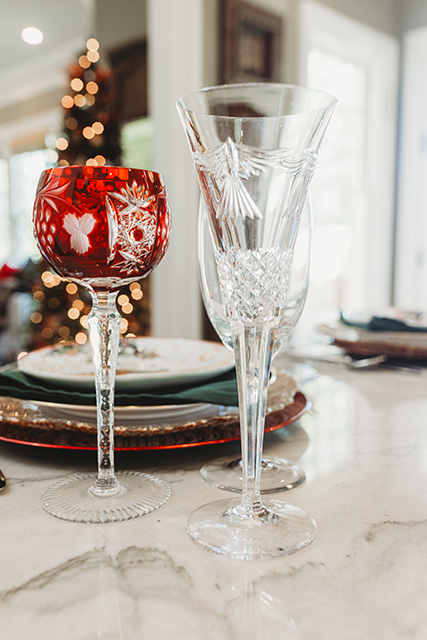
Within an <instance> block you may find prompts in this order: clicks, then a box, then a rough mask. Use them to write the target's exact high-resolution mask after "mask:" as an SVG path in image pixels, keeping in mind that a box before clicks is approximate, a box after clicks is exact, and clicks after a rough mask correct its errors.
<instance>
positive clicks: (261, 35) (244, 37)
mask: <svg viewBox="0 0 427 640" xmlns="http://www.w3.org/2000/svg"><path fill="white" fill-rule="evenodd" d="M221 16H222V17H221V20H220V29H221V33H220V39H219V42H220V47H221V50H222V53H221V56H220V81H221V82H223V83H227V84H229V83H233V82H280V66H281V64H280V63H281V60H280V56H281V42H282V30H283V21H282V19H281V17H280V16H278V15H276V14H274V13H272V12H270V11H267V10H265V9H263V8H261V7H258V6H255V5H253V4H250V3H249V2H244V1H243V0H222V4H221Z"/></svg>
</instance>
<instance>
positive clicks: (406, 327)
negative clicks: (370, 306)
mask: <svg viewBox="0 0 427 640" xmlns="http://www.w3.org/2000/svg"><path fill="white" fill-rule="evenodd" d="M340 320H341V322H342V324H345V325H346V326H349V327H354V328H357V329H367V330H368V331H418V332H424V333H425V332H426V331H427V327H425V326H415V325H412V324H407V323H406V322H404V321H403V320H398V319H397V318H387V317H381V316H372V318H370V320H368V321H366V322H362V321H359V320H356V319H354V318H352V317H350V316H348V315H347V314H345V313H343V312H341V313H340Z"/></svg>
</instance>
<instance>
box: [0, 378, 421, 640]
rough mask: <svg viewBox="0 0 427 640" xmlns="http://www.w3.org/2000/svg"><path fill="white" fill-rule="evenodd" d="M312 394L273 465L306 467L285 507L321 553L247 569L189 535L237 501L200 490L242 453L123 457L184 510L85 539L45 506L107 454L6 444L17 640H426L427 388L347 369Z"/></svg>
mask: <svg viewBox="0 0 427 640" xmlns="http://www.w3.org/2000/svg"><path fill="white" fill-rule="evenodd" d="M322 371H323V374H322V375H320V376H319V377H317V378H316V379H315V380H313V381H311V382H309V383H307V384H306V385H305V386H304V388H303V390H304V392H305V393H306V394H307V395H308V396H309V397H310V399H311V400H312V402H313V408H312V410H311V411H310V413H308V414H306V415H305V416H304V417H303V418H302V419H301V420H300V421H299V423H297V424H295V425H293V426H292V427H290V428H289V430H287V429H282V430H280V431H278V432H276V433H271V434H268V435H267V437H266V443H265V453H266V454H268V455H276V456H282V457H286V458H290V459H294V460H298V462H299V464H301V465H302V466H303V467H304V468H305V470H306V472H307V482H306V484H305V485H303V486H302V487H301V488H300V489H297V490H294V491H292V492H288V493H286V494H281V497H282V499H283V497H285V498H286V500H288V501H289V502H291V503H293V504H295V505H297V506H300V507H302V508H303V509H304V510H306V511H308V512H309V513H310V514H311V515H312V516H313V517H314V518H315V519H316V521H317V525H318V534H317V538H316V539H315V541H314V542H313V544H311V545H309V546H308V547H307V548H305V549H303V550H301V551H299V552H298V553H296V554H294V555H292V556H288V557H283V558H280V559H273V560H265V561H256V562H247V561H233V560H229V559H226V558H223V557H219V556H217V555H215V554H211V553H209V552H207V551H204V550H203V549H202V548H199V547H198V546H197V545H195V544H194V543H193V542H192V541H191V540H190V538H189V537H188V536H187V534H186V532H185V520H186V517H187V515H188V514H189V513H190V512H191V511H192V509H193V508H195V507H196V506H199V505H202V504H204V503H205V502H209V501H211V500H215V499H218V498H220V497H224V496H225V494H224V492H222V491H220V490H217V489H215V488H213V487H211V486H208V485H207V484H205V483H204V482H203V480H202V479H201V477H200V474H199V468H200V467H201V466H202V464H203V463H204V462H206V461H208V460H210V459H212V458H216V457H220V456H222V455H228V454H236V455H238V453H239V448H238V446H237V445H235V444H234V443H233V444H227V445H216V446H212V447H198V448H194V449H191V450H176V451H169V452H162V451H157V452H151V453H150V452H139V453H126V454H125V453H122V454H117V457H116V467H117V469H141V470H145V471H151V472H154V473H155V474H157V475H159V476H160V477H162V478H164V479H165V480H167V481H168V482H169V483H170V484H171V487H172V498H171V500H170V501H169V503H168V504H167V505H165V506H164V507H163V508H162V509H160V510H159V511H156V512H154V513H152V514H150V515H148V516H145V517H143V518H139V519H136V520H133V521H129V522H124V523H118V524H105V525H83V524H73V523H68V522H64V521H62V520H58V519H56V518H54V517H52V516H50V515H48V514H47V513H46V512H45V511H44V510H43V509H42V507H41V506H40V496H41V494H42V492H43V491H44V489H46V488H47V487H48V486H49V485H50V484H52V482H53V481H54V480H56V479H58V478H61V477H63V476H66V475H68V474H69V473H72V472H74V471H76V470H85V471H86V470H92V469H94V466H95V465H96V461H95V456H94V454H92V453H82V454H76V453H74V452H66V451H54V450H45V449H41V448H35V447H27V446H22V445H13V444H9V443H4V442H1V443H0V468H1V469H2V470H3V472H4V473H5V475H6V477H7V479H8V485H7V487H6V489H5V490H4V491H2V493H1V494H0V537H1V546H0V549H1V550H0V577H1V580H0V637H1V638H2V640H3V639H4V640H21V639H22V640H23V639H25V640H27V638H32V639H34V640H95V638H102V639H103V640H134V639H135V640H136V639H138V640H140V639H142V638H143V639H144V640H154V639H155V640H163V639H164V640H169V639H171V640H181V639H185V640H193V639H197V640H199V639H203V640H210V639H216V638H218V639H220V640H228V639H230V640H234V639H236V640H237V639H238V640H240V639H242V640H243V639H244V640H251V639H256V640H258V639H260V640H269V639H270V638H271V639H272V638H274V639H280V640H287V639H288V638H292V639H297V640H372V639H375V640H382V639H384V640H385V639H387V640H406V639H417V640H425V638H427V499H426V489H427V373H426V374H421V375H415V374H402V373H396V372H390V371H385V372H377V371H356V372H350V371H347V370H344V369H343V368H340V367H338V366H329V367H327V366H326V367H324V368H323V369H322Z"/></svg>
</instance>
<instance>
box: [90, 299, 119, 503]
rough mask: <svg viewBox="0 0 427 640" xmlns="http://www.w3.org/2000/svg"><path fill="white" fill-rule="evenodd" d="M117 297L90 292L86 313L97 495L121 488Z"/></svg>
mask: <svg viewBox="0 0 427 640" xmlns="http://www.w3.org/2000/svg"><path fill="white" fill-rule="evenodd" d="M116 297H117V292H113V293H110V292H101V293H100V292H98V293H94V292H92V311H91V312H90V314H89V316H88V326H89V336H90V344H91V349H92V359H93V366H94V372H95V389H96V408H97V433H98V476H97V479H96V481H95V484H94V485H93V486H92V487H91V489H90V492H91V493H92V494H93V495H98V496H106V495H116V494H117V493H118V492H120V484H119V482H118V480H117V478H116V476H115V472H114V387H115V373H116V360H117V353H118V349H119V339H120V319H121V317H120V314H119V312H118V310H117V307H116Z"/></svg>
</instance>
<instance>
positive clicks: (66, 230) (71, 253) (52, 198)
mask: <svg viewBox="0 0 427 640" xmlns="http://www.w3.org/2000/svg"><path fill="white" fill-rule="evenodd" d="M150 175H151V174H150V172H146V178H145V179H143V180H141V179H140V178H139V179H138V180H135V179H133V180H132V179H129V181H126V179H123V178H120V177H116V176H114V177H108V176H107V178H105V179H86V178H85V179H83V178H81V179H76V180H75V181H74V180H68V181H65V182H64V181H63V182H58V180H57V179H56V176H55V174H53V175H52V176H50V177H48V178H47V181H46V183H45V184H44V185H42V187H41V188H40V189H39V191H38V194H37V197H36V202H35V232H36V237H37V240H38V243H39V247H40V250H41V252H42V254H43V255H44V256H45V258H46V259H47V260H48V261H50V262H52V261H53V262H54V263H55V265H56V267H58V269H59V270H60V271H61V275H65V276H68V277H76V278H77V277H79V278H81V275H82V274H83V273H84V275H85V276H86V277H87V278H91V279H94V278H105V277H114V278H138V277H142V276H144V275H146V274H147V272H149V271H150V270H151V269H152V268H153V267H154V266H155V265H156V263H157V262H158V261H159V260H160V259H161V257H162V255H163V253H164V251H165V250H166V247H167V244H168V239H169V210H168V205H167V201H166V194H165V190H164V187H163V185H162V183H161V182H159V180H158V179H157V178H155V177H154V175H155V174H152V175H153V178H152V179H151V178H150ZM64 179H65V178H64V177H63V178H62V180H64Z"/></svg>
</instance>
